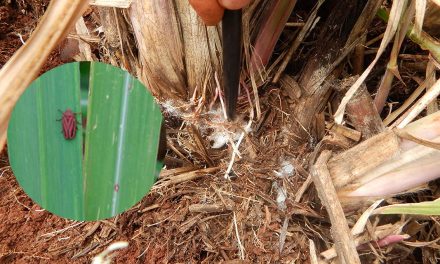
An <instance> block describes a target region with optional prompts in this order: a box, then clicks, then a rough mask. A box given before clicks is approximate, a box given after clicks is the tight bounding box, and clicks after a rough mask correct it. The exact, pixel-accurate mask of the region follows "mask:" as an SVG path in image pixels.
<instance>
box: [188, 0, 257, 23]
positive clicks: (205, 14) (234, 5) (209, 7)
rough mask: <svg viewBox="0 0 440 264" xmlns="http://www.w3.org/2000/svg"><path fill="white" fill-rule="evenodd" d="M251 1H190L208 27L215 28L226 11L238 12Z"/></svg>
mask: <svg viewBox="0 0 440 264" xmlns="http://www.w3.org/2000/svg"><path fill="white" fill-rule="evenodd" d="M250 1H251V0H189V4H190V5H191V6H192V7H193V8H194V10H195V11H196V13H197V14H198V15H199V16H200V18H201V19H202V20H203V22H205V24H206V25H207V26H214V25H216V24H217V23H218V22H220V20H222V17H223V12H224V11H225V9H230V10H236V9H240V8H243V7H245V6H247V5H248V4H249V2H250Z"/></svg>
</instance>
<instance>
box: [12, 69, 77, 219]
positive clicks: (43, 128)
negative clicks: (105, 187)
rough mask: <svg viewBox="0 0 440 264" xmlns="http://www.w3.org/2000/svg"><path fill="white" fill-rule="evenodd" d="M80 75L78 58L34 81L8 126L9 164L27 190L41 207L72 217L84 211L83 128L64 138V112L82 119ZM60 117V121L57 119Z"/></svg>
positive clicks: (18, 104)
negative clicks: (69, 138) (67, 138)
mask: <svg viewBox="0 0 440 264" xmlns="http://www.w3.org/2000/svg"><path fill="white" fill-rule="evenodd" d="M79 81H80V78H79V69H78V65H77V64H75V63H70V64H66V65H63V66H60V67H57V68H55V69H53V70H51V71H49V72H47V73H45V74H43V75H42V76H41V77H40V78H38V79H37V80H35V81H34V82H33V83H32V84H31V85H30V87H29V88H28V89H27V90H26V92H25V93H24V94H23V95H22V96H21V97H20V99H19V101H18V103H17V105H16V107H15V108H14V111H13V113H12V115H11V120H10V122H9V128H8V151H9V159H10V163H11V167H12V169H13V171H14V174H15V175H16V177H17V180H18V182H19V184H20V185H21V186H22V187H23V189H24V190H25V192H26V193H27V194H28V195H29V196H30V197H31V198H32V199H33V200H34V201H35V202H37V203H38V204H39V205H41V206H42V207H43V208H45V209H47V210H49V211H51V212H53V213H55V214H58V215H60V216H63V217H67V218H71V219H81V218H83V214H82V212H83V211H82V204H83V195H82V189H83V188H82V143H83V141H82V137H81V135H82V128H81V125H77V129H78V130H77V133H76V137H75V138H74V139H72V140H66V139H65V138H64V136H63V133H62V122H61V120H60V119H61V117H62V113H63V112H64V111H65V110H66V109H67V108H70V109H72V111H73V112H74V113H79V114H76V117H77V120H78V121H79V122H80V121H81V115H80V112H81V111H80V109H81V108H80V103H79V102H80V100H79V98H80V83H79ZM57 120H58V121H57Z"/></svg>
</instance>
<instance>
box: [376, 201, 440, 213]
mask: <svg viewBox="0 0 440 264" xmlns="http://www.w3.org/2000/svg"><path fill="white" fill-rule="evenodd" d="M375 213H376V214H411V215H440V199H437V200H434V201H431V202H421V203H409V204H394V205H389V206H384V207H381V208H378V209H376V211H375Z"/></svg>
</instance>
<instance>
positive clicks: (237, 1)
mask: <svg viewBox="0 0 440 264" xmlns="http://www.w3.org/2000/svg"><path fill="white" fill-rule="evenodd" d="M250 1H251V0H218V2H219V4H220V5H221V6H223V7H224V8H226V9H230V10H236V9H240V8H243V7H245V6H247V5H248V4H249V3H250Z"/></svg>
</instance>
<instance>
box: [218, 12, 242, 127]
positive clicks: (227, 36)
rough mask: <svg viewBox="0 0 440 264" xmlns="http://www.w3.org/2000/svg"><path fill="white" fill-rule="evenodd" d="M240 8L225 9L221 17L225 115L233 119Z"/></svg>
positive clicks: (230, 119)
mask: <svg viewBox="0 0 440 264" xmlns="http://www.w3.org/2000/svg"><path fill="white" fill-rule="evenodd" d="M241 18H242V10H241V9H238V10H225V13H224V15H223V19H222V41H223V89H224V94H225V101H226V116H227V117H228V120H229V121H232V120H234V119H235V115H236V108H237V99H238V90H239V85H240V70H241V46H242V22H241Z"/></svg>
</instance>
